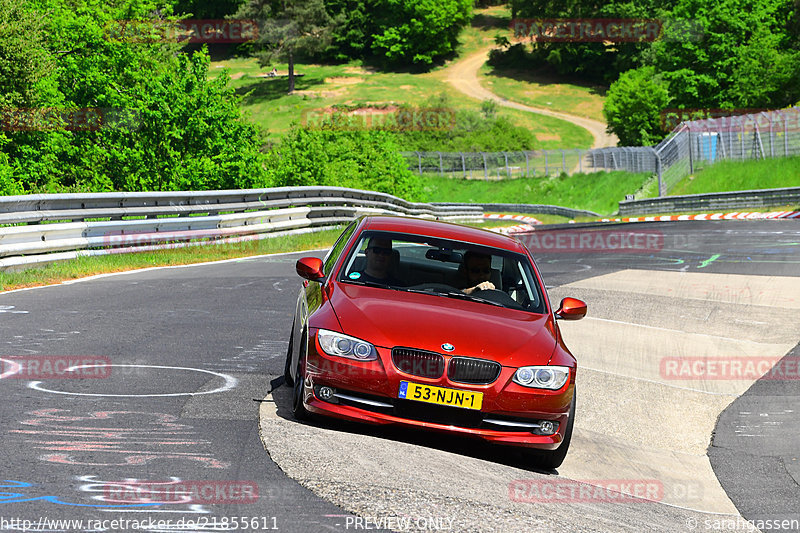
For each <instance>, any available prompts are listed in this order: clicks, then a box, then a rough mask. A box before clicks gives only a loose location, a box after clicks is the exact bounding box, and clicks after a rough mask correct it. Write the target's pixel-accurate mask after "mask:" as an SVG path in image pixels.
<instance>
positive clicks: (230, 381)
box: [28, 365, 239, 398]
mask: <svg viewBox="0 0 800 533" xmlns="http://www.w3.org/2000/svg"><path fill="white" fill-rule="evenodd" d="M91 366H98V365H81V366H78V367H75V368H85V367H91ZM108 366H112V367H120V368H159V369H165V370H189V371H192V372H203V373H205V374H211V375H213V376H217V377H219V378H222V379H224V380H225V384H224V385H222V386H221V387H217V388H216V389H213V390H209V391H202V392H169V393H162V394H105V393H96V392H68V391H58V390H52V389H46V388H44V387H42V382H41V381H31V382H30V383H28V388H31V389H33V390H37V391H39V392H49V393H51V394H64V395H67V396H88V397H98V398H166V397H171V396H200V395H203V394H216V393H218V392H227V391H229V390H231V389H233V388H234V387H236V385H237V383H238V382H239V381H238V380H237V379H236V378H234V377H233V376H229V375H227V374H222V373H220V372H212V371H211V370H203V369H201V368H189V367H185V366H160V365H108Z"/></svg>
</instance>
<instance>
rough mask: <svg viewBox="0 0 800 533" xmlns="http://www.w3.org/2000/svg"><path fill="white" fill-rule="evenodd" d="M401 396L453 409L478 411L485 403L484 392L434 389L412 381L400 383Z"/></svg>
mask: <svg viewBox="0 0 800 533" xmlns="http://www.w3.org/2000/svg"><path fill="white" fill-rule="evenodd" d="M399 396H400V398H404V399H406V400H416V401H419V402H427V403H435V404H437V405H451V406H453V407H463V408H464V409H476V410H478V411H479V410H480V408H481V404H482V403H483V393H482V392H472V391H467V390H457V389H446V388H444V387H432V386H430V385H421V384H419V383H412V382H410V381H401V382H400V393H399Z"/></svg>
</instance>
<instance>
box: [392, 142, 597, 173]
mask: <svg viewBox="0 0 800 533" xmlns="http://www.w3.org/2000/svg"><path fill="white" fill-rule="evenodd" d="M588 153H589V150H579V149H572V150H530V151H524V152H401V154H402V155H403V157H405V159H406V162H407V163H408V168H409V170H411V171H413V172H417V173H419V174H420V175H422V174H438V175H440V176H450V177H461V178H472V179H486V180H491V179H495V180H497V179H508V178H521V177H534V178H535V177H541V176H552V175H559V174H561V173H567V174H574V173H576V172H584V170H585V169H586V163H587V159H586V158H587V154H588Z"/></svg>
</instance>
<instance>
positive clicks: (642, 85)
mask: <svg viewBox="0 0 800 533" xmlns="http://www.w3.org/2000/svg"><path fill="white" fill-rule="evenodd" d="M669 101H670V97H669V90H668V86H667V84H666V83H665V82H664V81H663V80H662V79H661V77H660V76H657V75H656V72H655V69H654V68H653V67H642V68H638V69H634V70H629V71H628V72H624V73H623V74H622V75H621V76H620V77H619V79H618V80H617V81H615V82H614V83H612V84H611V87H610V88H609V90H608V94H607V96H606V101H605V103H604V104H603V115H605V117H606V122H608V129H609V131H612V132H613V133H615V134H616V135H617V137H619V141H620V144H621V145H622V146H638V145H651V144H656V143H657V142H658V141H660V140H661V139H662V138H663V137H664V132H663V131H662V125H661V113H662V112H663V110H664V109H666V108H667V106H668V104H669Z"/></svg>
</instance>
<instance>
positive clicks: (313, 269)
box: [294, 257, 325, 281]
mask: <svg viewBox="0 0 800 533" xmlns="http://www.w3.org/2000/svg"><path fill="white" fill-rule="evenodd" d="M294 269H295V270H296V271H297V275H298V276H300V277H301V278H305V279H307V280H309V281H320V280H321V279H322V278H324V277H325V274H324V273H323V272H322V259H320V258H318V257H304V258H302V259H300V260H298V261H297V264H295V266H294Z"/></svg>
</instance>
